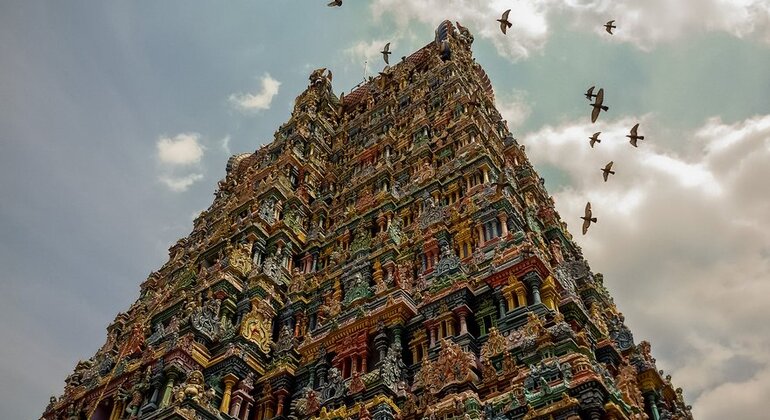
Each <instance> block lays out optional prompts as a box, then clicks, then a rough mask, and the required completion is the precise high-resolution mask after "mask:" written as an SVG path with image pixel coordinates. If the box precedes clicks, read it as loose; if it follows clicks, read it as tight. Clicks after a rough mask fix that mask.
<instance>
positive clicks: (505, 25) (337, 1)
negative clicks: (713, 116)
mask: <svg viewBox="0 0 770 420" xmlns="http://www.w3.org/2000/svg"><path fill="white" fill-rule="evenodd" d="M327 6H329V7H340V6H342V0H333V1H331V2H329V3H328V4H327ZM510 13H511V9H508V10H506V11H505V12H503V15H502V16H501V17H500V19H497V22H499V23H500V31H501V32H502V33H503V34H504V35H506V34H507V31H508V29H510V28H511V27H513V24H512V23H511V21H510V20H508V16H509V15H510ZM616 28H617V26H616V25H615V21H614V20H610V21H609V22H607V23H605V24H604V29H605V31H607V33H608V34H610V35H613V34H614V33H613V32H612V31H613V29H616ZM380 54H382V59H383V60H384V61H385V65H386V66H387V65H390V62H389V56H390V54H392V52H391V51H390V42H388V43H387V44H385V46H384V47H383V48H382V51H380ZM595 88H596V86H591V87H590V88H588V90H587V91H586V93H585V94H584V95H585V97H586V99H588V102H589V104H590V105H591V108H592V110H591V123H595V122H596V120H597V119H598V118H599V114H600V113H601V112H602V111H605V112H606V111H608V110H609V109H610V108H609V107H608V106H607V105H604V89H603V88H599V90H598V91H597V92H596V93H594V89H595ZM592 99H593V101H594V102H593V103H590V102H591V100H592ZM638 130H639V123H637V124H636V125H634V126H633V127H632V128H631V130H630V133H629V134H628V135H626V137H628V139H629V143H631V145H632V146H634V147H638V145H637V142H638V141H639V140H644V136H640V135H639V133H638ZM599 134H601V131H597V132H596V133H594V134H593V135H592V136H590V137H589V138H588V139H589V144H590V145H591V148H592V149H593V148H594V145H595V144H596V143H601V142H602V141H601V139H599ZM613 165H614V162H613V161H610V162H609V163H607V164H606V165H604V167H603V168H601V169H600V170H601V171H602V178H604V182H607V180H608V179H609V176H610V175H615V171H613V170H612V166H613ZM584 213H585V214H584V215H583V216H582V217H581V219H583V235H585V234H586V233H587V232H588V228H589V227H590V226H591V223H596V221H597V218H596V217H594V216H593V212H592V211H591V202H588V203H586V207H585V212H584Z"/></svg>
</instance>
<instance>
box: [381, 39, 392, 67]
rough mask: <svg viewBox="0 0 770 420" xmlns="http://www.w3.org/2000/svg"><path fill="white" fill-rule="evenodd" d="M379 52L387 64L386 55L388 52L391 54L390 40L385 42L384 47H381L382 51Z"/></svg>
mask: <svg viewBox="0 0 770 420" xmlns="http://www.w3.org/2000/svg"><path fill="white" fill-rule="evenodd" d="M380 52H381V53H382V59H383V60H385V64H388V65H390V63H388V56H389V55H390V54H392V53H391V52H390V42H388V43H387V44H385V48H383V49H382V51H380Z"/></svg>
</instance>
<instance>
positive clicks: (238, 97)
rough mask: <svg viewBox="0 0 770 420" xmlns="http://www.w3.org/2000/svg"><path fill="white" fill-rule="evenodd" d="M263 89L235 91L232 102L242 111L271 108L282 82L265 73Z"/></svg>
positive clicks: (262, 80)
mask: <svg viewBox="0 0 770 420" xmlns="http://www.w3.org/2000/svg"><path fill="white" fill-rule="evenodd" d="M261 82H262V90H261V91H260V92H258V93H234V94H232V95H230V98H229V100H230V103H231V104H233V106H235V107H236V108H237V109H239V110H240V111H246V112H254V111H259V110H265V109H270V103H271V102H273V98H274V97H275V95H277V94H278V88H279V87H280V86H281V82H279V81H277V80H275V79H273V78H272V77H271V76H270V75H269V74H267V73H265V75H264V76H262V79H261Z"/></svg>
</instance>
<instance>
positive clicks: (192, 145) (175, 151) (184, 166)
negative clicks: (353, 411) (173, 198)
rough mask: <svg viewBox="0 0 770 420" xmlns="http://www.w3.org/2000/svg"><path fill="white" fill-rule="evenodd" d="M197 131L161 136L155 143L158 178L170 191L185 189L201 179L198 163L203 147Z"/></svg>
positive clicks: (201, 157)
mask: <svg viewBox="0 0 770 420" xmlns="http://www.w3.org/2000/svg"><path fill="white" fill-rule="evenodd" d="M200 140H201V136H200V134H198V133H182V134H177V135H176V136H174V137H167V136H161V137H160V138H158V142H157V143H156V147H157V158H158V162H159V163H160V169H159V170H160V175H159V176H158V180H160V182H161V183H163V185H165V186H166V187H168V188H169V189H170V190H171V191H174V192H182V191H187V189H188V188H190V186H191V185H192V184H194V183H195V182H197V181H200V180H201V179H203V174H202V173H200V163H201V160H202V159H203V153H204V150H205V147H203V145H201V142H200Z"/></svg>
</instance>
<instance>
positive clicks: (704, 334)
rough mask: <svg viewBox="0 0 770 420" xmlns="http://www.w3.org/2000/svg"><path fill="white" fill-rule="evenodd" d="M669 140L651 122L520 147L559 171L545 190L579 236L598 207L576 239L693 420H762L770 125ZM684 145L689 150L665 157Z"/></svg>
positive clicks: (767, 336)
mask: <svg viewBox="0 0 770 420" xmlns="http://www.w3.org/2000/svg"><path fill="white" fill-rule="evenodd" d="M587 119H588V118H587V117H586V120H587ZM637 121H640V122H641V125H640V134H643V135H645V136H646V138H645V140H642V141H640V146H639V148H638V149H635V148H633V147H631V146H630V145H629V144H628V141H627V139H626V138H625V137H624V136H625V134H627V132H628V130H629V128H630V127H631V126H632V125H633V124H635V123H636V122H637ZM600 130H601V132H602V134H601V135H600V138H601V139H602V143H600V144H597V145H596V147H595V148H594V149H591V148H590V147H589V145H588V136H590V135H591V134H592V133H593V132H595V131H600ZM665 132H666V131H665V129H664V128H663V127H660V126H659V125H658V124H657V121H656V117H655V115H653V114H650V115H645V116H643V117H641V118H631V117H626V118H620V119H616V120H607V119H604V120H602V119H600V120H599V122H598V123H596V124H593V125H592V124H590V122H588V121H573V122H568V123H565V124H562V125H558V126H546V127H544V128H542V129H540V130H538V131H536V132H533V133H530V134H527V135H525V136H523V137H522V142H523V143H524V144H526V146H527V153H528V155H529V157H530V158H531V159H532V161H533V163H534V164H535V165H536V166H537V167H539V168H540V169H541V173H544V175H545V177H546V180H548V179H549V177H548V174H547V172H548V171H549V170H552V169H554V168H556V169H557V170H558V171H560V172H562V173H563V175H564V176H565V177H566V181H565V182H564V183H563V185H560V186H558V187H556V188H551V189H550V192H551V193H552V194H553V196H554V198H555V200H556V207H557V210H558V211H559V213H560V214H561V215H562V217H563V218H564V220H565V221H566V222H567V224H568V225H569V229H570V231H571V232H573V233H577V234H578V235H579V232H580V230H579V229H580V222H581V221H580V219H579V217H580V215H581V214H582V210H583V206H585V203H586V201H591V203H592V205H593V210H594V214H595V215H596V216H597V217H598V219H599V221H598V223H597V224H596V225H593V226H591V230H590V231H589V233H588V235H586V236H580V237H578V238H577V242H578V243H579V244H580V245H581V247H582V248H583V251H584V254H585V256H586V258H587V259H588V261H589V262H590V263H591V265H592V267H593V269H594V270H595V271H598V272H603V273H604V274H605V283H606V284H607V286H608V288H609V290H610V292H611V293H612V295H613V296H614V298H615V301H616V303H617V304H618V307H619V309H620V310H621V311H623V312H624V313H625V315H626V320H627V322H628V323H629V326H630V327H631V329H632V331H634V333H635V338H636V339H637V341H639V340H642V339H650V340H651V342H652V344H653V350H654V354H655V356H656V357H657V359H658V365H659V367H660V368H664V369H666V370H667V371H668V372H670V373H671V374H672V376H673V381H674V382H675V384H676V385H677V386H681V387H682V388H683V389H684V390H685V395H686V397H687V400H688V403H691V404H692V405H693V407H694V409H693V410H694V411H693V412H694V415H695V418H699V419H706V420H709V419H721V418H724V417H725V416H727V415H728V413H731V414H730V415H732V416H733V417H736V418H741V419H761V418H766V413H765V400H766V399H767V395H768V393H767V392H768V390H770V353H768V352H767V348H768V347H770V324H769V323H767V322H766V320H767V319H769V318H770V308H768V307H767V305H766V300H767V296H770V282H768V281H767V279H770V241H768V238H770V218H769V217H768V216H767V215H768V214H770V202H768V200H767V194H766V193H763V192H764V191H767V185H766V182H767V180H768V179H770V165H767V162H768V161H770V115H765V116H757V117H754V118H749V119H746V120H743V121H739V122H736V123H734V124H726V123H724V122H722V121H721V120H720V119H718V118H714V119H710V120H708V121H706V122H705V123H704V124H703V125H702V126H701V127H700V128H698V129H696V130H693V131H690V132H685V133H682V135H681V137H680V138H678V139H677V142H671V141H668V140H667V139H666V138H665V137H664V136H665V135H664V133H665ZM679 142H684V143H685V144H686V146H687V147H685V148H684V149H686V151H680V150H677V151H675V150H672V149H671V147H672V146H673V145H675V144H676V143H679ZM669 144H670V145H672V146H668V145H669ZM610 160H612V161H614V162H615V167H614V168H613V169H615V170H616V171H617V174H616V175H614V176H611V178H610V180H609V181H608V182H606V183H605V182H603V181H602V178H601V172H600V171H599V168H601V167H602V166H604V164H605V163H607V162H609V161H610Z"/></svg>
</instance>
